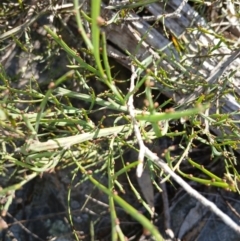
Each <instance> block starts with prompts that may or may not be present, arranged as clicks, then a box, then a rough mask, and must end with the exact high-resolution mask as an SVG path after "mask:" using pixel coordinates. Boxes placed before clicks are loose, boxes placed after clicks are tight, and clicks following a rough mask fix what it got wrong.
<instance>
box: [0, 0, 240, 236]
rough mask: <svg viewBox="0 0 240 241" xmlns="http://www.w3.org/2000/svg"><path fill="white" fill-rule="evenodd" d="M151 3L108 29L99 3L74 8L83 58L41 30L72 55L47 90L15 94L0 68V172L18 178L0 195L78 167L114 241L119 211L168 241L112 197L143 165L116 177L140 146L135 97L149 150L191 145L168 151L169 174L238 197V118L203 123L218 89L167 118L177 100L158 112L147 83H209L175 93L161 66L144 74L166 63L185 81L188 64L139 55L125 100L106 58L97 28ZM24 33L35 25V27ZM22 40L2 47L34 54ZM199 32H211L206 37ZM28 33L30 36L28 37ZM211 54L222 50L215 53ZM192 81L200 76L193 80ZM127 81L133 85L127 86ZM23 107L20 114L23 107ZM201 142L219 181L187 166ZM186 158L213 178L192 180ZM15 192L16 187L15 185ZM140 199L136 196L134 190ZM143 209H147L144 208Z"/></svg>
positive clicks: (218, 116)
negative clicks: (99, 195) (132, 111)
mask: <svg viewBox="0 0 240 241" xmlns="http://www.w3.org/2000/svg"><path fill="white" fill-rule="evenodd" d="M150 2H151V3H152V2H156V1H147V2H146V1H137V2H135V3H130V4H129V5H125V6H124V7H118V6H116V9H115V10H116V11H117V14H116V15H115V17H114V18H113V19H110V20H108V21H106V22H104V23H102V22H101V19H100V18H99V16H100V5H101V1H100V0H92V3H91V12H84V11H83V10H82V9H80V10H79V8H81V6H79V4H78V1H77V0H75V1H74V14H75V17H76V23H77V28H78V31H79V36H76V38H79V39H83V41H84V45H85V46H84V47H81V48H82V49H77V50H75V49H73V48H72V47H71V46H70V45H69V44H68V43H67V42H66V41H65V40H64V39H63V38H62V36H60V35H59V34H58V33H57V32H56V31H54V29H53V28H52V27H51V26H47V25H46V26H44V29H45V31H46V32H47V36H48V39H47V40H46V41H47V42H48V44H49V46H53V44H54V46H57V47H58V48H61V50H63V51H64V52H66V53H67V57H68V63H69V64H68V68H69V71H67V72H66V73H65V74H63V75H62V76H60V77H59V78H57V79H53V80H51V82H50V83H48V84H49V85H48V87H47V88H46V87H45V88H43V87H41V86H39V84H38V83H37V81H38V80H33V81H32V83H28V84H27V85H26V88H22V89H19V88H17V87H16V85H13V82H14V81H13V80H11V77H10V76H8V75H7V74H6V72H5V70H4V67H3V65H1V66H0V67H1V71H0V80H1V86H0V90H1V100H0V139H1V157H2V158H1V162H0V170H1V172H2V174H3V175H4V173H5V175H6V173H8V172H9V170H10V169H11V171H10V173H11V174H12V175H11V176H9V177H6V178H5V179H6V182H5V184H6V185H3V186H2V189H1V190H0V195H1V196H4V195H6V194H7V193H9V192H13V193H14V191H16V190H18V189H20V188H21V187H22V186H23V185H24V184H26V183H27V182H28V181H30V180H32V179H33V178H34V177H36V176H37V175H42V174H43V173H44V172H50V171H52V170H54V169H56V168H65V167H66V166H75V169H76V170H77V171H79V172H81V173H82V174H83V177H84V178H85V179H84V180H90V181H91V182H92V183H93V184H94V185H95V186H96V187H97V188H99V189H100V190H101V191H103V192H104V193H106V194H107V195H108V196H109V208H110V213H111V221H112V240H117V239H119V240H124V235H123V232H122V231H121V228H120V226H119V225H118V224H116V222H117V212H116V205H119V206H120V207H121V208H122V209H123V210H125V211H126V212H127V213H128V214H129V215H131V216H132V217H133V218H134V219H136V220H137V221H138V222H139V223H140V224H141V225H142V226H143V227H144V228H145V229H146V230H148V231H149V232H150V233H151V234H152V235H153V236H154V237H155V239H156V240H163V239H162V237H161V234H160V233H159V232H158V231H157V230H156V228H155V227H154V225H153V224H152V223H151V222H150V221H149V220H148V219H147V218H145V217H144V216H143V215H141V214H139V213H138V212H137V211H136V209H134V208H133V207H132V206H131V205H130V204H128V203H127V202H125V201H124V200H123V199H122V198H121V197H120V195H117V194H116V193H115V189H120V190H121V183H119V182H118V178H119V176H121V175H127V171H129V170H130V169H131V168H135V167H136V165H137V163H138V162H133V163H131V164H129V165H124V166H123V167H122V168H121V169H120V170H115V167H114V164H115V161H116V160H117V159H122V156H123V153H124V152H125V151H126V150H129V149H134V148H135V146H136V139H135V138H134V137H133V124H132V122H131V119H130V116H129V114H128V109H127V102H128V99H129V96H130V95H132V94H134V95H135V96H136V95H142V96H144V98H145V100H146V103H147V105H146V106H145V107H146V108H145V109H143V108H142V109H136V120H137V121H138V122H139V126H140V130H141V132H142V133H141V134H142V137H143V139H144V140H145V141H146V142H152V141H153V140H155V139H157V138H158V137H163V136H168V137H170V138H174V137H176V136H181V140H182V144H183V145H184V144H186V146H185V147H184V150H183V152H182V153H181V154H180V155H176V156H174V157H172V156H171V153H170V150H168V151H166V152H165V159H166V161H167V163H168V164H169V166H170V167H171V168H172V169H173V170H176V172H178V173H179V174H180V175H181V176H183V177H185V178H187V179H190V180H193V181H195V182H198V183H201V184H204V185H208V186H209V185H210V186H216V187H221V188H225V189H229V190H232V191H237V190H238V185H237V183H238V180H239V173H238V170H237V167H236V165H237V161H236V156H235V154H234V149H236V148H237V147H238V144H239V140H238V139H239V130H238V127H237V126H236V122H237V121H235V120H234V118H233V116H234V115H236V114H238V113H229V114H222V113H219V112H217V113H212V114H210V115H205V110H206V109H208V108H209V103H211V102H212V101H214V100H215V95H216V93H215V91H216V90H217V88H216V86H210V85H209V86H205V87H206V88H208V89H209V92H207V93H206V94H203V95H202V96H198V97H197V99H195V100H194V105H192V106H193V107H189V105H190V103H184V104H181V105H178V103H175V105H174V109H170V110H169V111H166V112H161V109H164V108H165V106H166V105H168V104H169V103H170V102H171V101H172V100H167V101H166V102H163V103H160V106H158V105H156V104H155V103H156V98H155V97H154V96H153V92H154V91H156V90H157V91H159V90H158V88H157V87H156V86H154V85H150V84H149V82H150V80H151V81H152V79H154V80H156V81H157V82H159V83H161V84H162V86H163V88H165V89H167V90H169V91H173V92H174V91H175V90H177V89H178V88H182V90H183V92H184V91H187V89H189V88H190V89H195V88H197V87H198V86H200V85H204V84H202V80H200V81H195V83H192V79H190V77H189V80H188V79H183V78H182V77H181V76H180V77H179V80H178V81H179V82H178V84H177V85H176V83H175V80H173V79H171V77H169V76H170V75H169V73H168V72H167V71H165V70H164V69H161V68H160V67H159V69H158V70H157V71H155V72H153V71H151V70H150V69H148V67H149V66H150V65H157V64H158V61H160V60H169V61H170V62H171V63H173V65H174V66H176V68H178V69H181V70H183V72H187V69H186V68H185V67H186V65H184V58H182V59H181V61H179V62H178V61H177V60H176V59H174V58H173V57H172V58H171V57H170V56H166V55H165V54H163V53H160V54H159V55H160V56H161V59H160V60H158V61H156V60H154V59H152V58H150V57H149V58H146V59H145V60H144V61H140V60H139V59H138V58H137V56H133V55H132V54H130V53H128V55H129V57H130V58H131V59H132V64H134V65H135V67H136V68H137V71H136V73H137V78H136V79H137V81H136V83H135V90H134V92H133V93H126V91H125V90H123V89H122V88H121V87H120V86H119V85H118V84H117V83H116V80H115V79H114V77H113V73H112V72H113V71H112V69H113V66H111V60H110V59H109V57H108V55H107V40H106V36H105V33H104V32H103V31H101V26H100V25H101V24H102V25H104V24H106V25H107V24H111V23H112V22H118V21H121V14H122V12H120V11H123V9H124V11H126V10H128V11H135V8H136V7H143V6H144V5H145V4H148V3H150ZM198 4H199V3H198ZM24 6H25V3H24V1H23V2H19V9H18V13H19V14H20V13H21V11H24ZM6 8H7V7H6ZM10 10H11V9H10V8H9V11H10ZM1 11H2V10H1ZM46 11H47V10H44V11H43V12H46ZM10 12H11V11H10ZM10 12H8V11H6V15H5V16H4V17H5V18H9V17H12V16H10V15H11V14H10ZM43 12H41V13H39V14H38V15H37V16H36V17H34V19H33V20H31V21H35V20H36V19H37V18H38V17H39V16H40V15H41V14H43ZM3 14H5V13H3V12H1V15H3ZM83 20H84V21H87V22H88V24H89V26H91V37H89V36H88V34H87V32H86V30H85V27H84V25H83ZM28 24H29V25H30V23H28ZM28 24H27V25H28ZM29 25H28V26H29ZM21 31H23V30H21V29H20V28H15V29H12V30H11V32H10V33H9V32H5V33H3V34H1V35H0V41H2V42H4V41H9V43H11V42H15V43H16V44H18V45H19V46H21V48H22V49H24V51H26V52H28V51H29V47H28V46H27V44H26V42H24V41H23V40H22V39H20V35H21V34H24V31H23V32H21ZM189 31H190V29H189ZM201 31H207V30H205V29H201ZM25 34H26V35H28V34H29V32H26V33H25ZM215 37H217V38H219V40H221V41H223V42H224V39H222V38H223V37H222V36H219V35H215ZM51 44H52V45H51ZM176 44H177V43H175V46H176ZM173 45H174V43H173ZM177 46H178V44H177ZM213 48H216V46H215V47H213ZM181 49H182V50H179V52H181V51H183V53H181V55H182V57H184V50H185V46H183V47H182V48H181ZM212 50H213V49H212ZM49 52H50V55H53V54H54V53H53V52H52V49H51V48H50V49H49ZM83 52H84V53H87V58H83V57H82V56H83V55H82V53H83ZM209 54H211V51H209ZM85 56H86V55H85ZM86 59H88V61H86ZM190 74H191V73H190ZM191 77H192V76H191ZM193 77H195V76H194V75H193ZM91 78H93V79H94V81H95V83H96V84H98V83H101V84H102V85H103V86H104V88H105V91H102V92H101V93H95V91H94V90H93V86H91V84H90V83H91V81H90V80H91ZM73 81H76V82H77V83H79V84H80V85H81V86H83V90H84V93H80V92H76V91H74V90H73V89H71V88H70V87H68V86H69V83H70V82H73ZM124 82H125V83H127V84H128V85H129V81H128V80H127V79H126V80H124ZM36 83H37V84H36ZM144 84H145V86H144ZM139 89H143V92H142V93H139ZM124 91H125V92H124ZM229 92H230V90H229V89H227V87H226V86H225V85H223V91H222V95H225V94H226V93H229ZM136 93H137V94H136ZM76 101H77V102H81V103H84V104H83V105H82V106H83V107H82V108H79V107H76V106H75V105H74V102H76ZM19 104H20V105H22V106H24V108H20V107H19ZM104 111H110V112H108V113H110V114H106V115H105V114H102V115H101V119H99V120H98V121H97V122H96V121H95V120H94V119H93V118H92V116H93V115H94V114H96V113H101V112H104ZM111 119H113V121H111ZM106 120H109V123H110V126H108V127H105V126H104V124H103V123H106ZM173 120H184V121H183V123H184V124H183V128H182V130H181V131H179V132H175V130H172V129H171V128H170V123H171V121H173ZM204 121H209V123H210V124H211V125H212V126H213V127H215V128H219V129H221V131H222V133H223V135H222V136H215V135H213V134H212V133H211V132H210V131H209V129H205V127H204V126H203V125H202V123H203V122H204ZM225 126H229V127H230V128H231V129H232V131H233V132H232V134H231V135H229V134H227V133H225V130H224V128H223V127H225ZM203 136H204V137H203ZM196 140H197V141H198V142H200V143H203V144H205V145H206V146H209V147H210V149H211V151H212V154H211V157H212V160H213V161H215V162H217V161H218V160H219V158H220V157H221V161H222V162H224V164H225V170H226V173H225V176H218V174H215V173H213V171H211V170H210V169H207V167H206V168H205V167H203V166H202V165H201V164H199V163H197V161H195V160H192V159H191V158H189V157H188V154H189V152H190V149H192V148H194V141H196ZM103 143H105V145H104V144H103ZM180 145H181V143H180ZM184 159H187V160H188V161H189V166H190V165H192V166H193V167H194V168H196V169H198V170H199V171H200V172H201V174H202V175H204V177H206V176H207V178H200V177H195V176H194V173H193V174H186V173H185V172H184V171H182V170H181V163H182V161H183V160H184ZM134 161H137V160H134ZM8 169H9V170H8ZM153 169H154V167H153ZM151 170H152V169H151ZM98 172H103V173H105V175H107V176H108V186H104V185H102V184H101V183H100V182H99V181H98V180H97V179H95V178H94V174H96V173H98ZM154 172H155V173H154ZM159 172H160V171H159ZM159 172H158V171H156V170H152V173H151V175H152V176H154V175H155V174H156V173H157V175H160V174H158V173H159ZM164 178H165V179H166V180H167V179H168V178H169V177H168V176H164ZM10 181H11V182H10ZM9 183H14V184H11V185H10V184H9ZM133 192H135V191H133ZM136 195H139V194H138V193H137V191H136ZM139 196H140V195H139ZM9 202H11V200H10V201H9ZM9 202H8V203H7V205H6V206H4V207H2V209H4V210H7V209H8V207H9V205H10V203H9ZM142 202H143V205H145V206H146V207H147V204H146V203H144V200H142ZM149 212H151V210H149ZM76 238H77V236H76Z"/></svg>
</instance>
